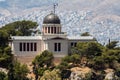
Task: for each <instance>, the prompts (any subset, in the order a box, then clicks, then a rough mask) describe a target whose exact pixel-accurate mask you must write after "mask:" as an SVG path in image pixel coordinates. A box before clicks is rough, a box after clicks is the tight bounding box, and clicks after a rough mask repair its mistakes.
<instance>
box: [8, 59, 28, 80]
mask: <svg viewBox="0 0 120 80" xmlns="http://www.w3.org/2000/svg"><path fill="white" fill-rule="evenodd" d="M28 72H29V69H28V67H27V65H25V64H20V63H19V62H17V61H16V62H14V63H11V65H10V66H9V72H8V79H9V80H28V78H27V74H28Z"/></svg>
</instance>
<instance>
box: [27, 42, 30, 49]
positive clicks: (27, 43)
mask: <svg viewBox="0 0 120 80" xmlns="http://www.w3.org/2000/svg"><path fill="white" fill-rule="evenodd" d="M29 50H30V49H29V43H27V51H29Z"/></svg>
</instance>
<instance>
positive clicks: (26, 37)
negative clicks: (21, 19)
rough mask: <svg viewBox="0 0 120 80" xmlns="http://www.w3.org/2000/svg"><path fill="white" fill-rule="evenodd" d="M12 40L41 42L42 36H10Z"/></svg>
mask: <svg viewBox="0 0 120 80" xmlns="http://www.w3.org/2000/svg"><path fill="white" fill-rule="evenodd" d="M11 39H12V40H41V39H42V36H11Z"/></svg>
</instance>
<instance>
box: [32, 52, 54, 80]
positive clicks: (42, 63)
mask: <svg viewBox="0 0 120 80" xmlns="http://www.w3.org/2000/svg"><path fill="white" fill-rule="evenodd" d="M53 58H54V57H53V53H52V52H49V51H47V50H45V51H43V52H42V53H41V54H40V55H38V56H36V57H35V59H34V60H33V72H34V74H35V75H36V80H37V79H38V76H42V75H43V73H44V71H45V70H49V69H50V68H51V67H52V66H53Z"/></svg>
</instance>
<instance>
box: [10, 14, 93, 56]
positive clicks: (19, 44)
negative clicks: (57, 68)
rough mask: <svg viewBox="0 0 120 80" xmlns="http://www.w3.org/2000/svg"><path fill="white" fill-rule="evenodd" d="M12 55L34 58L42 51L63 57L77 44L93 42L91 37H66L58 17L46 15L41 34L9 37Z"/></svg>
mask: <svg viewBox="0 0 120 80" xmlns="http://www.w3.org/2000/svg"><path fill="white" fill-rule="evenodd" d="M11 39H12V42H11V43H10V46H11V47H12V52H13V54H15V55H17V56H32V57H34V56H36V55H38V54H40V53H41V52H42V51H44V50H48V51H51V52H53V53H54V57H64V56H66V55H68V54H69V53H70V49H71V47H72V46H76V44H77V42H88V41H95V39H94V37H92V36H79V37H78V36H71V37H70V36H67V34H66V33H65V32H62V26H61V22H60V19H59V17H58V16H57V15H56V14H54V13H50V14H48V15H47V16H46V17H45V18H44V20H43V25H42V31H41V34H38V35H34V36H11Z"/></svg>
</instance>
